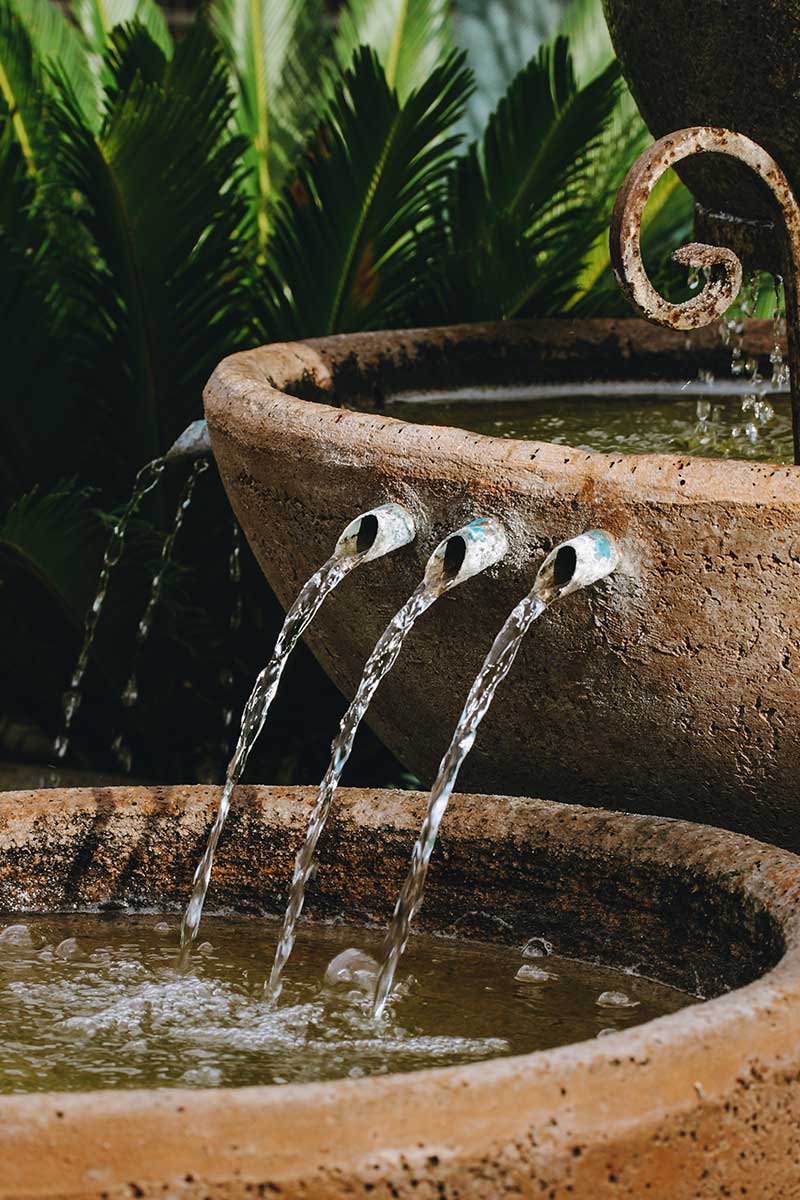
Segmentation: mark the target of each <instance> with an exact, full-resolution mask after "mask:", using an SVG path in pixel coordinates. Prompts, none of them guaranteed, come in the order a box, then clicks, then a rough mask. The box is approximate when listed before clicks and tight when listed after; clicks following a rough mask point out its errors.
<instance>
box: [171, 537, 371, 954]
mask: <svg viewBox="0 0 800 1200" xmlns="http://www.w3.org/2000/svg"><path fill="white" fill-rule="evenodd" d="M356 561H357V560H356V559H354V558H351V557H339V556H337V555H334V556H333V557H332V558H329V559H328V561H327V562H326V563H325V565H324V566H322V567H321V568H320V569H319V570H318V571H317V572H316V573H315V574H314V575H312V576H311V578H310V579H309V581H308V582H307V583H306V585H305V586H304V587H303V589H302V591H301V592H300V595H299V596H298V597H297V599H296V600H295V602H294V604H293V605H292V607H291V608H290V609H289V612H288V613H287V615H286V619H285V621H284V623H283V627H282V629H281V631H280V633H279V635H278V640H277V642H276V643H275V649H274V651H273V653H272V657H271V659H270V660H269V662H268V664H267V666H266V667H265V668H264V670H263V671H262V672H261V673H260V675H259V676H258V678H257V679H256V682H255V686H254V687H253V690H252V692H251V693H250V697H249V699H248V701H247V703H246V704H245V707H244V712H243V714H242V722H241V729H240V732H239V738H238V741H237V743H236V748H235V750H234V752H233V756H232V758H231V761H230V763H229V764H228V770H227V775H226V779H225V786H224V788H223V790H222V797H221V799H220V802H219V808H218V810H217V816H216V819H215V821H214V824H213V826H212V828H211V833H210V834H209V837H208V842H207V844H206V848H205V851H204V852H203V856H202V858H201V859H200V862H199V863H198V864H197V870H196V871H195V874H194V881H193V888H192V894H191V897H190V900H189V903H188V905H187V907H186V912H185V913H184V916H183V921H182V922H181V950H180V958H179V967H180V968H181V969H185V967H186V966H187V965H188V962H189V958H190V955H191V948H192V943H193V942H194V940H195V938H196V936H197V930H198V928H199V926H200V919H201V917H202V915H203V905H204V903H205V898H206V893H207V892H208V885H209V883H210V882H211V872H212V870H213V867H214V855H215V854H216V850H217V845H218V844H219V839H220V836H221V834H222V830H223V828H224V826H225V822H226V820H227V817H228V813H229V811H230V806H231V798H232V796H233V790H234V788H235V787H236V784H237V783H238V782H239V779H240V778H241V775H242V772H243V771H244V768H245V764H246V763H247V759H248V756H249V754H250V751H251V750H252V748H253V746H254V745H255V742H256V740H257V738H258V735H259V734H260V733H261V730H262V728H263V726H264V722H265V721H266V719H267V713H268V712H269V709H270V705H271V704H272V701H273V699H274V698H275V693H276V692H277V690H278V685H279V683H280V680H281V676H282V674H283V670H284V667H285V666H286V662H287V659H288V658H289V655H290V654H291V653H292V650H293V649H294V647H295V645H296V644H297V641H298V639H299V638H300V636H301V634H302V633H303V631H304V630H305V628H306V627H307V625H308V624H309V622H310V621H311V620H312V619H313V617H314V615H315V613H316V612H317V610H318V609H319V607H320V605H321V604H322V602H323V600H324V599H325V597H326V596H327V595H328V594H329V592H331V591H333V589H334V588H335V587H336V586H337V585H338V584H339V583H341V581H342V580H343V579H344V577H345V576H346V575H347V574H348V572H349V571H350V570H351V569H352V568H353V567H354V566H355V565H356Z"/></svg>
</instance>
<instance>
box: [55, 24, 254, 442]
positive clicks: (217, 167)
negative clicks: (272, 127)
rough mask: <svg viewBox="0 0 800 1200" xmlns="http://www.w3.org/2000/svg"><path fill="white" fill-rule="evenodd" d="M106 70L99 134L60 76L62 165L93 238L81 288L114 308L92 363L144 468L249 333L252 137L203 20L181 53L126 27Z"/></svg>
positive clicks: (115, 435)
mask: <svg viewBox="0 0 800 1200" xmlns="http://www.w3.org/2000/svg"><path fill="white" fill-rule="evenodd" d="M137 60H138V62H139V65H140V69H138V70H137V69H135V68H136V62H137ZM108 67H109V70H110V71H111V72H112V76H113V80H112V84H111V86H110V88H109V101H108V111H107V113H106V117H105V120H104V123H103V126H102V129H101V130H100V132H99V133H98V134H97V135H95V134H93V133H92V131H91V130H90V129H89V128H88V127H87V126H86V124H85V123H84V122H83V121H82V119H81V114H80V111H79V109H78V107H77V105H76V103H75V101H74V97H73V96H72V94H71V92H70V89H69V86H68V84H67V82H66V81H65V80H63V79H62V81H61V83H62V91H63V99H62V104H61V106H60V110H59V112H58V114H57V117H56V120H55V125H56V134H57V144H58V162H57V169H58V171H59V173H60V177H61V179H62V181H63V186H64V187H66V188H68V189H70V190H71V191H73V192H74V193H75V194H77V195H78V197H79V198H80V203H81V206H80V207H79V209H78V213H79V216H80V219H81V221H82V222H83V224H84V226H85V228H86V230H87V232H88V234H89V236H90V237H91V240H92V243H93V246H94V254H93V255H92V256H90V258H89V259H88V261H87V263H86V267H85V270H84V273H83V277H82V279H81V280H80V283H81V286H82V288H83V290H84V292H85V294H86V295H87V296H88V298H89V299H90V300H91V301H92V302H93V304H92V306H93V308H94V310H95V311H96V312H97V313H98V314H101V315H102V320H101V321H100V322H99V323H98V327H97V330H96V333H95V336H96V338H97V346H96V348H95V354H94V361H95V367H96V364H97V363H98V362H101V363H104V365H105V368H106V369H107V371H108V375H107V376H104V378H103V383H104V385H105V388H104V390H105V393H106V396H107V398H108V402H109V404H110V406H111V411H112V412H113V430H111V431H110V437H111V439H112V443H113V442H116V445H117V447H118V448H119V446H120V444H121V443H120V440H122V445H123V448H124V443H125V442H126V441H127V450H126V451H125V454H124V457H125V459H126V460H127V461H131V459H134V460H135V459H136V458H138V461H139V462H140V463H141V462H143V461H145V460H146V458H147V457H148V456H149V457H153V456H154V455H156V454H158V453H159V452H160V451H162V450H163V449H164V445H165V443H166V442H167V441H169V439H170V438H172V437H174V436H175V435H176V434H177V433H179V432H180V430H181V428H182V427H183V424H185V422H186V421H187V419H189V417H190V416H192V415H193V414H194V413H195V411H196V409H197V406H198V403H199V395H200V389H201V387H202V384H203V382H204V380H205V377H206V376H207V374H208V372H209V371H210V369H211V367H212V366H213V365H214V363H215V362H216V361H218V359H219V358H220V357H221V355H223V354H224V353H226V352H227V351H228V350H229V349H230V348H231V347H232V346H233V344H235V343H236V342H237V341H238V340H239V338H241V336H242V323H243V316H242V314H243V297H242V289H243V285H244V277H245V275H246V270H245V267H244V264H243V253H244V251H243V247H242V244H241V243H240V240H239V238H238V236H237V232H238V229H239V227H240V225H241V224H242V222H243V220H244V216H245V203H244V199H243V197H242V194H241V190H240V188H239V184H238V181H239V173H240V164H239V158H240V154H241V151H242V143H241V140H240V139H238V138H236V137H233V136H231V134H230V132H229V128H230V125H231V122H232V116H233V102H232V96H231V94H230V90H229V86H228V73H227V67H226V64H225V62H224V60H223V57H222V54H221V52H220V50H219V48H218V47H217V46H216V44H215V42H214V39H213V37H212V35H211V33H210V32H209V31H208V30H207V29H205V28H204V27H203V26H202V24H197V25H195V26H194V27H193V29H192V30H191V31H190V32H189V33H188V34H187V36H186V37H185V38H184V39H183V40H182V41H181V42H180V43H179V45H178V47H177V49H176V51H175V54H174V57H173V58H172V60H171V61H170V62H167V60H166V59H165V58H164V56H163V55H161V56H159V53H158V51H157V50H154V47H153V44H152V41H151V39H149V38H147V37H146V36H143V31H142V28H141V26H132V27H123V28H121V29H117V31H116V32H115V34H114V35H113V37H112V50H111V54H110V55H109V59H108ZM114 73H116V74H114ZM159 75H160V78H159ZM96 386H97V385H96V384H95V387H96ZM133 446H136V447H137V449H136V454H135V455H134V454H133V452H132V447H133Z"/></svg>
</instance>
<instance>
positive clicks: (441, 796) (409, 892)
mask: <svg viewBox="0 0 800 1200" xmlns="http://www.w3.org/2000/svg"><path fill="white" fill-rule="evenodd" d="M618 562H619V554H618V551H617V549H616V546H615V544H614V541H613V539H612V538H611V537H610V536H609V535H608V534H607V533H604V532H603V531H602V530H598V529H594V530H591V531H590V532H588V533H585V534H582V535H581V536H580V537H577V538H573V539H572V541H569V542H563V543H562V544H561V545H560V546H557V547H556V549H555V550H553V551H552V553H551V554H549V555H548V556H547V558H546V559H545V561H544V562H543V563H542V566H541V567H540V569H539V572H538V574H537V576H536V582H535V583H534V585H533V588H532V589H531V591H530V592H529V594H528V595H527V596H526V597H525V599H524V600H521V601H520V603H519V604H518V605H517V606H516V608H514V609H513V610H512V612H511V614H510V616H509V617H508V619H507V621H506V623H505V624H504V625H503V628H502V629H501V630H500V632H499V633H498V635H497V637H496V638H495V640H494V643H493V644H492V648H491V649H490V651H489V653H488V654H487V656H486V658H485V660H484V663H483V666H482V667H481V669H480V671H479V673H478V676H477V678H476V680H475V682H474V683H473V685H472V687H471V689H470V692H469V695H468V697H467V701H466V703H465V705H464V708H463V710H462V712H461V716H460V717H459V720H458V724H457V725H456V728H455V732H454V733H453V737H452V739H451V741H450V745H449V747H448V749H447V752H446V754H445V756H444V758H443V759H442V761H441V763H440V765H439V772H438V775H437V776H436V781H435V783H434V785H433V788H432V790H431V793H430V796H429V797H428V809H427V812H426V814H425V820H424V821H423V823H422V828H421V830H420V834H419V837H418V839H417V842H416V844H415V846H414V850H413V853H412V856H411V869H410V870H409V873H408V875H407V876H406V879H405V882H404V884H403V887H402V889H401V891H400V895H399V897H398V900H397V904H396V906H395V910H394V915H393V917H392V922H391V925H390V927H389V932H388V935H387V939H386V946H385V949H384V957H383V962H382V964H381V968H380V972H379V974H378V980H377V983H376V986H375V999H374V1003H373V1016H375V1017H376V1018H377V1017H380V1016H381V1014H382V1013H383V1010H384V1007H385V1005H386V1001H387V998H388V996H389V993H390V992H391V989H392V983H393V981H394V975H395V971H396V970H397V964H398V962H399V961H400V957H401V955H402V953H403V951H404V950H405V947H406V943H407V942H408V935H409V929H410V926H411V922H412V920H413V918H414V914H415V913H416V911H417V909H418V908H419V906H420V904H421V902H422V893H423V891H424V888H425V878H426V875H427V873H428V864H429V863H430V858H431V854H432V852H433V847H434V845H435V844H436V837H437V834H438V832H439V826H440V824H441V822H442V818H443V817H444V814H445V811H446V809H447V805H448V802H449V800H450V797H451V795H452V793H453V789H454V787H455V784H456V780H457V778H458V773H459V771H460V770H461V766H462V764H463V762H464V760H465V758H466V757H467V755H468V754H469V752H470V750H471V749H472V745H473V743H474V741H475V737H476V734H477V732H478V727H479V725H480V723H481V721H482V720H483V718H484V716H485V715H486V712H487V711H488V709H489V706H490V705H491V703H492V700H493V699H494V695H495V692H496V691H497V688H498V687H499V685H500V684H501V683H502V681H503V680H504V679H505V677H506V675H507V674H508V672H509V671H510V669H511V666H512V664H513V662H514V659H515V658H516V656H517V652H518V650H519V648H520V646H521V644H522V639H523V638H524V637H525V634H526V633H527V632H528V630H529V629H530V627H531V625H532V624H533V622H534V621H535V620H536V619H537V617H540V616H541V614H542V613H543V612H544V611H545V609H546V608H547V607H548V606H549V605H550V604H552V603H553V601H554V600H557V599H559V597H561V596H566V595H568V594H569V593H570V592H573V591H576V590H577V589H578V588H582V587H586V586H587V585H588V584H590V583H594V582H596V581H597V580H598V579H602V578H604V577H605V576H606V575H608V574H610V573H611V571H613V570H614V569H615V567H616V566H617V564H618Z"/></svg>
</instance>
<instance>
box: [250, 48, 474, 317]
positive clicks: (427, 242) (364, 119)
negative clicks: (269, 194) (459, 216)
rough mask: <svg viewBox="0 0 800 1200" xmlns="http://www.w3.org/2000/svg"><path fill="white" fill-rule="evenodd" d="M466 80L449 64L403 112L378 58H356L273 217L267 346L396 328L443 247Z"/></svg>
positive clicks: (457, 63)
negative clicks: (442, 207) (439, 215)
mask: <svg viewBox="0 0 800 1200" xmlns="http://www.w3.org/2000/svg"><path fill="white" fill-rule="evenodd" d="M469 88H470V76H469V73H468V71H467V70H466V69H465V67H464V61H463V56H461V55H458V54H452V55H450V56H449V57H448V58H447V59H446V60H445V61H444V63H442V64H441V65H440V66H439V67H437V68H436V69H435V70H434V71H433V72H432V73H431V75H430V76H429V78H428V80H427V81H426V83H424V84H423V85H422V87H420V88H419V89H417V90H416V91H414V92H412V93H411V94H410V95H409V97H408V99H407V100H406V102H405V103H404V104H401V103H400V101H399V100H398V97H397V94H396V93H395V92H394V91H393V90H392V89H391V88H390V87H389V85H388V83H387V81H386V77H385V75H384V72H383V70H382V68H381V66H380V64H379V62H378V60H377V57H376V55H375V54H374V52H373V51H371V50H368V49H366V48H364V49H362V50H359V51H358V52H357V53H356V56H355V59H354V62H353V67H352V69H351V70H350V71H348V72H347V73H346V74H345V76H344V78H343V80H342V82H341V84H340V86H339V88H338V89H337V92H336V95H335V97H334V99H333V101H332V103H331V106H330V109H329V111H328V114H327V118H326V122H325V125H324V126H323V129H322V131H321V132H320V135H319V139H318V146H317V151H316V153H315V154H314V155H312V156H311V157H310V158H309V160H308V162H307V164H306V166H305V167H304V168H303V169H302V170H301V172H300V173H299V175H298V176H297V178H296V179H295V181H294V182H293V183H292V184H291V186H290V187H289V188H288V189H287V192H286V194H285V196H284V198H283V201H282V204H281V206H280V208H279V210H278V213H277V218H276V224H275V231H274V234H273V238H272V256H271V262H270V269H269V273H268V277H267V279H268V285H269V290H270V297H269V301H268V303H267V307H266V313H265V318H264V325H265V333H266V335H267V336H269V337H273V338H274V337H277V336H285V337H289V336H311V335H314V334H325V333H334V332H344V331H347V330H353V329H374V328H378V327H380V326H382V325H386V324H390V323H393V322H397V321H401V320H402V319H403V316H404V314H405V311H406V308H407V306H408V303H409V301H410V299H411V297H412V296H413V295H414V292H415V289H416V288H417V286H418V285H419V274H420V272H421V271H424V270H425V266H426V263H427V261H428V260H430V259H431V258H433V257H435V254H436V253H437V251H438V249H439V248H440V247H441V245H442V236H443V235H442V230H441V227H440V226H438V225H437V224H436V223H435V222H434V221H433V220H432V219H431V213H432V207H433V205H434V204H435V203H436V202H437V200H439V199H440V196H441V193H442V191H443V189H444V187H445V183H446V178H447V171H448V168H449V164H450V156H451V154H452V151H453V149H454V147H455V145H456V144H457V141H458V139H457V138H456V137H454V136H451V135H448V130H449V129H450V128H451V127H452V125H453V123H454V121H456V120H457V119H458V117H459V116H460V114H461V112H462V110H463V105H464V101H465V98H466V96H467V95H468V93H469Z"/></svg>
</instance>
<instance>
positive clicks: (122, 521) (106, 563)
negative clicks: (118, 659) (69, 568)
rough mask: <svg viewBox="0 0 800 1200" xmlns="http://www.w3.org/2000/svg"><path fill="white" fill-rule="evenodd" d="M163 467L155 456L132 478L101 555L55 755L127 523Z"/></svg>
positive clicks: (73, 709)
mask: <svg viewBox="0 0 800 1200" xmlns="http://www.w3.org/2000/svg"><path fill="white" fill-rule="evenodd" d="M165 466H166V463H165V460H164V459H163V458H154V459H153V461H152V462H149V463H146V464H145V465H144V466H143V467H142V469H141V470H140V471H139V474H138V475H137V476H136V479H135V480H134V483H133V491H132V492H131V495H130V499H129V500H128V503H127V504H126V505H125V508H124V509H123V510H122V514H121V515H120V517H119V518H118V520H117V521H116V523H115V525H114V527H113V529H112V531H111V537H110V538H109V541H108V545H107V546H106V549H105V553H104V555H103V567H102V570H101V571H100V578H99V579H98V581H97V592H96V593H95V597H94V600H93V601H92V605H91V608H90V609H89V611H88V613H87V614H86V620H85V622H84V627H83V644H82V645H81V650H80V654H79V655H78V661H77V662H76V664H75V669H74V671H73V672H72V678H71V679H70V682H69V689H68V690H67V691H66V692H65V693H64V701H63V704H64V707H63V713H64V721H63V725H62V728H61V733H60V734H59V735H58V737H57V738H56V740H55V742H54V745H53V749H54V750H55V753H56V756H57V757H58V758H62V759H63V758H65V757H66V754H67V751H68V749H69V742H70V732H71V729H72V723H73V721H74V720H75V714H76V713H77V711H78V708H79V707H80V703H81V685H82V684H83V678H84V675H85V674H86V668H87V667H88V665H89V657H90V655H91V652H92V647H93V645H94V640H95V638H96V636H97V626H98V624H99V623H100V615H101V613H102V611H103V605H104V604H105V599H106V595H107V594H108V585H109V581H110V579H111V573H112V571H113V570H114V567H115V566H116V565H117V563H118V562H119V560H120V559H121V558H122V552H123V550H124V549H125V536H126V534H127V532H128V526H129V524H130V522H131V519H132V517H133V516H134V515H135V513H136V511H137V509H138V508H139V505H140V504H141V502H142V500H143V499H144V497H145V496H146V495H147V493H148V492H149V491H151V490H152V489H153V488H154V487H155V485H156V484H157V483H158V481H159V479H160V478H161V475H162V473H163V471H164V467H165Z"/></svg>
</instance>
